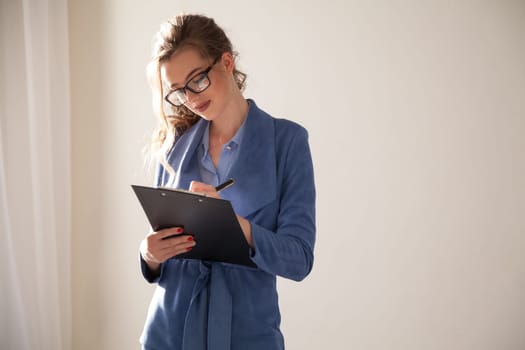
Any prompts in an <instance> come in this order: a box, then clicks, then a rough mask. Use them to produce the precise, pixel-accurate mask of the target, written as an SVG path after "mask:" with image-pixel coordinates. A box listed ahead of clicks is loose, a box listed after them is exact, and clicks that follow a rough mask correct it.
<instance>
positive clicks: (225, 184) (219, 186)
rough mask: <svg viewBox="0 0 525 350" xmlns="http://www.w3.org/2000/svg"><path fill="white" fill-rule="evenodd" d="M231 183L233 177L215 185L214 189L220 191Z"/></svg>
mask: <svg viewBox="0 0 525 350" xmlns="http://www.w3.org/2000/svg"><path fill="white" fill-rule="evenodd" d="M231 185H233V179H229V180H228V181H226V182H223V183H222V184H220V185H218V186H217V187H215V191H217V192H219V191H222V190H224V189H225V188H227V187H230V186H231Z"/></svg>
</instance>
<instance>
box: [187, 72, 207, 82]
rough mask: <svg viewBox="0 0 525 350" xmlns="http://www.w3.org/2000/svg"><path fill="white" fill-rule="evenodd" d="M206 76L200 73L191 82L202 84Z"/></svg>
mask: <svg viewBox="0 0 525 350" xmlns="http://www.w3.org/2000/svg"><path fill="white" fill-rule="evenodd" d="M205 78H206V74H199V75H197V76H196V77H195V78H194V79H193V80H192V81H191V82H192V83H193V84H200V83H201V82H202V81H203V80H204V79H205Z"/></svg>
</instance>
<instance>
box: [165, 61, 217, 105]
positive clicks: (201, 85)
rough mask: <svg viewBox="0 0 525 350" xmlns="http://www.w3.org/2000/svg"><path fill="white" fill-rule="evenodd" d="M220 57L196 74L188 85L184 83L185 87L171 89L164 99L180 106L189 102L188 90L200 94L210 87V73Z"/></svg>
mask: <svg viewBox="0 0 525 350" xmlns="http://www.w3.org/2000/svg"><path fill="white" fill-rule="evenodd" d="M219 58H220V57H219ZM219 58H217V59H216V60H215V61H213V63H212V64H211V65H210V66H209V67H208V68H206V69H205V70H203V71H202V72H200V73H198V74H196V75H194V76H193V77H192V78H191V79H190V80H189V81H188V82H187V83H186V85H184V87H181V88H180V89H176V90H171V91H170V92H169V93H168V94H167V95H166V96H165V97H164V100H166V102H168V103H169V104H171V105H172V106H174V107H180V106H182V105H183V104H185V103H186V102H188V96H187V95H186V91H187V90H189V91H191V92H193V93H194V94H200V93H201V92H203V91H204V90H206V89H207V88H209V87H210V85H211V81H210V77H209V76H208V74H209V73H210V71H211V69H212V68H213V66H214V65H215V64H216V63H217V62H218V61H219Z"/></svg>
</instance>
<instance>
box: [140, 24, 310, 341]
mask: <svg viewBox="0 0 525 350" xmlns="http://www.w3.org/2000/svg"><path fill="white" fill-rule="evenodd" d="M149 68H150V71H149V72H150V78H151V81H152V83H153V90H154V102H155V103H156V105H157V109H158V113H159V116H160V126H159V129H158V131H157V132H156V133H155V134H154V139H153V146H154V148H155V150H156V152H157V155H158V160H159V167H158V171H157V176H156V185H157V186H170V187H174V188H182V189H189V190H190V191H195V192H201V193H206V194H207V195H208V196H213V197H216V198H224V199H227V200H229V201H231V203H232V206H233V208H234V210H235V213H236V214H237V218H238V221H239V224H240V226H241V228H242V231H243V234H244V236H245V238H246V241H247V242H248V244H249V246H250V252H249V254H250V259H251V260H252V261H253V262H254V264H255V265H256V267H247V266H241V265H234V264H227V263H221V262H211V261H200V260H193V259H181V258H177V259H173V257H176V256H177V255H179V254H182V253H185V252H187V251H189V250H191V249H192V247H194V246H195V245H198V244H199V242H198V241H196V240H193V239H192V237H191V236H188V235H184V234H182V233H183V230H182V228H180V227H173V228H170V229H165V230H161V231H158V232H152V233H150V234H148V235H147V236H146V238H145V239H144V240H143V241H142V242H141V247H140V255H141V268H142V273H143V275H144V277H145V278H146V280H148V281H149V282H151V283H157V284H158V286H157V288H156V291H155V294H154V296H153V299H152V301H151V304H150V307H149V311H148V316H147V320H146V324H145V327H144V331H143V334H142V337H141V342H142V344H143V349H157V350H160V349H191V350H196V349H221V350H222V349H239V350H246V349H251V350H257V349H261V350H263V349H264V350H269V349H283V348H284V339H283V336H282V334H281V331H280V329H279V325H280V313H279V306H278V300H277V290H276V276H282V277H284V278H289V279H292V280H296V281H300V280H302V279H304V278H305V277H306V276H307V275H308V274H309V272H310V271H311V269H312V264H313V248H314V241H315V188H314V178H313V167H312V159H311V155H310V149H309V146H308V140H307V132H306V130H305V129H304V128H302V127H301V126H299V125H298V124H295V123H293V122H291V121H287V120H284V119H275V118H273V117H271V116H270V115H268V114H267V113H265V112H264V111H262V110H261V109H259V107H257V105H256V104H255V102H254V101H253V100H246V99H245V98H244V97H243V95H242V89H243V87H244V81H245V78H246V76H245V75H244V74H243V73H242V72H240V71H239V70H237V68H236V66H235V54H234V51H233V49H232V45H231V43H230V40H229V39H228V38H227V37H226V35H225V33H224V31H223V30H222V29H221V28H219V27H218V26H217V24H216V23H215V22H214V20H213V19H211V18H207V17H204V16H200V15H181V16H177V17H175V18H174V19H173V20H172V21H171V22H168V23H166V24H164V25H163V26H162V27H161V30H160V31H159V33H158V34H157V36H156V43H155V45H154V50H153V60H152V62H151V64H150V66H149ZM165 107H168V108H169V109H170V111H171V112H172V113H171V115H166V114H165V113H164V109H165ZM228 178H233V179H234V180H235V184H234V185H233V186H231V187H229V188H228V189H225V190H224V191H221V195H220V196H219V194H218V193H217V192H216V191H215V187H214V186H216V185H217V184H219V183H222V182H223V181H224V180H225V179H228ZM203 219H205V218H203ZM173 235H176V236H175V237H174V238H170V239H163V238H165V237H167V236H173Z"/></svg>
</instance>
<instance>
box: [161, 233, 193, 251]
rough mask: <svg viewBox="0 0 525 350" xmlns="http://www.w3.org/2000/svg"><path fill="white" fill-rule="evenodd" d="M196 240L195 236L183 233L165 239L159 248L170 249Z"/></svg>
mask: <svg viewBox="0 0 525 350" xmlns="http://www.w3.org/2000/svg"><path fill="white" fill-rule="evenodd" d="M192 242H194V238H193V236H191V235H182V236H180V237H174V238H170V239H167V240H165V241H162V243H161V245H160V246H159V250H170V249H177V247H179V246H186V245H188V243H192Z"/></svg>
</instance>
